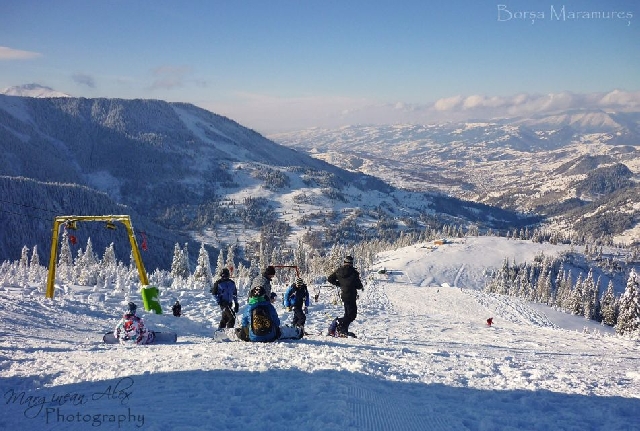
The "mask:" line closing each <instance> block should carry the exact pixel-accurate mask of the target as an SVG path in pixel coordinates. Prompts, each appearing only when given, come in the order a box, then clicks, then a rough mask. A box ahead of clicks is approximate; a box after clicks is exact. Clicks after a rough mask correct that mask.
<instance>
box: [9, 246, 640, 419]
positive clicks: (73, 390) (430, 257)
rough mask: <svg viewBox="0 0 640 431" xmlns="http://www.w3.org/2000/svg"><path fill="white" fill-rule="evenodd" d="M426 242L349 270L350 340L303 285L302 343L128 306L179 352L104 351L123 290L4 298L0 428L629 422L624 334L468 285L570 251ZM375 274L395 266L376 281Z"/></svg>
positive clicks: (17, 291) (632, 348)
mask: <svg viewBox="0 0 640 431" xmlns="http://www.w3.org/2000/svg"><path fill="white" fill-rule="evenodd" d="M425 246H426V244H416V245H412V246H409V247H404V248H399V249H397V250H394V251H387V252H383V253H380V254H378V255H377V256H376V258H375V260H374V261H373V265H372V266H371V267H370V268H359V269H360V270H361V273H362V275H363V277H364V279H365V280H366V283H365V290H364V293H363V294H362V295H361V298H360V299H359V301H358V307H359V308H358V317H357V319H356V321H355V322H354V323H353V324H352V326H351V329H353V331H354V332H355V333H356V334H357V335H358V338H357V339H352V338H346V339H343V338H332V337H326V336H324V335H320V333H321V332H322V333H324V332H326V328H327V325H328V321H329V320H330V319H331V316H335V315H336V314H339V313H340V312H341V306H340V305H337V304H334V303H333V301H332V299H333V295H334V293H333V291H332V289H329V288H327V287H325V286H322V285H321V284H315V283H311V285H310V288H311V290H312V291H315V290H316V289H318V290H319V299H318V301H316V302H313V303H312V304H311V305H310V307H309V314H308V323H307V325H306V328H307V329H308V332H311V333H312V335H310V336H308V337H305V338H303V339H302V340H297V341H293V340H290V341H279V342H275V343H244V342H227V343H216V342H214V341H213V338H212V334H213V330H214V326H215V325H216V323H217V321H218V319H219V309H218V307H217V306H215V304H214V303H213V301H212V300H211V297H210V295H208V294H206V293H205V292H203V291H202V290H196V289H185V288H183V287H182V286H179V285H172V286H170V287H169V286H168V287H166V288H163V289H161V291H160V295H161V296H160V301H161V303H162V306H163V309H168V307H170V306H171V304H172V303H173V301H174V300H175V298H179V299H180V301H181V303H182V306H183V311H184V315H183V316H182V317H179V318H176V317H173V316H172V315H171V314H162V315H157V314H152V313H146V312H144V311H142V312H141V313H140V314H141V316H142V317H143V318H144V319H145V322H146V324H147V326H148V327H149V328H151V329H153V330H160V331H163V330H173V331H176V332H177V333H178V343H177V344H173V345H148V346H120V345H105V344H103V343H102V342H101V337H102V334H103V333H104V332H106V331H110V330H111V329H112V328H113V327H114V326H115V324H116V323H117V320H118V319H119V317H120V316H121V314H122V310H123V309H125V308H126V302H127V301H129V300H134V301H136V302H138V304H139V303H140V301H139V293H138V292H137V286H136V285H135V283H133V285H131V286H130V285H127V286H123V287H122V288H120V289H113V288H105V287H101V288H95V289H94V288H82V287H79V286H73V285H71V286H64V287H63V288H61V291H60V293H59V294H58V295H57V296H56V298H55V299H54V300H45V299H44V297H43V294H42V292H40V291H38V290H37V289H36V288H35V287H33V286H30V285H21V286H14V287H7V288H4V289H0V304H2V307H0V325H1V327H2V328H4V333H3V336H2V337H0V363H1V364H2V366H1V367H0V382H1V383H0V385H1V388H0V389H1V391H2V393H3V396H4V398H3V412H2V417H1V418H0V430H3V431H4V430H7V431H8V430H14V429H42V430H45V429H46V430H49V429H65V430H69V431H76V430H86V429H90V428H98V429H108V430H111V429H142V430H158V431H164V430H175V429H185V430H186V429H188V430H196V429H197V430H199V429H225V430H230V431H235V430H242V431H245V430H259V429H273V430H280V431H288V430H296V431H297V430H301V429H302V430H306V431H316V430H317V431H326V430H346V429H353V430H367V431H368V430H371V431H373V430H391V431H423V430H432V431H452V430H453V431H469V430H551V429H553V430H558V431H569V430H577V429H580V430H593V431H596V430H597V431H623V430H626V431H639V430H640V372H639V371H638V366H637V365H638V363H637V359H638V356H639V355H640V344H639V343H638V341H637V340H633V339H626V338H621V337H617V336H614V335H613V333H612V331H611V328H608V327H606V326H602V325H600V324H597V323H595V322H593V321H588V320H585V319H584V318H583V317H578V316H572V315H568V314H564V313H560V312H557V311H555V310H553V309H551V308H549V307H541V306H539V305H538V304H533V303H529V302H526V301H522V300H520V299H518V298H515V297H509V296H501V295H495V294H486V293H483V292H482V291H481V290H478V288H479V287H481V286H482V285H483V283H484V281H483V280H484V278H485V277H484V274H485V271H486V270H491V269H495V268H497V267H499V266H500V265H501V262H503V261H504V260H505V259H508V260H511V259H512V258H514V257H517V258H518V261H519V262H520V261H521V260H531V259H533V258H534V257H535V256H536V255H537V254H539V253H540V252H544V254H545V255H547V256H554V255H556V254H557V253H560V252H562V251H563V250H565V249H566V248H567V247H566V246H553V245H550V244H535V243H532V242H529V241H513V240H507V239H504V238H495V237H485V238H469V239H468V240H467V241H466V242H460V243H454V244H448V245H446V246H444V247H439V248H438V249H436V250H433V249H431V248H427V247H425ZM383 267H384V268H387V269H393V270H394V271H392V272H387V273H386V274H378V273H377V272H376V271H375V270H376V269H378V268H383ZM280 275H281V274H278V276H280ZM288 281H289V279H288V278H287V277H283V278H281V279H278V278H277V279H276V280H275V287H274V290H275V291H277V292H278V293H282V292H283V291H284V288H285V287H286V283H287V282H288ZM238 283H239V285H240V286H241V291H242V293H245V292H246V284H247V281H246V280H238ZM241 296H242V298H244V296H243V295H241ZM244 307H245V304H244V300H243V301H242V304H241V312H242V309H243V308H244ZM140 308H141V307H139V309H140ZM278 313H279V315H280V318H281V321H282V322H283V323H287V322H288V321H289V319H290V318H291V313H290V312H288V311H286V310H285V309H283V308H281V307H278ZM490 317H492V318H493V325H492V326H487V324H486V320H487V319H488V318H490ZM221 394H224V395H225V396H224V397H223V399H224V402H223V401H212V400H214V399H219V398H220V397H221V396H222V395H221Z"/></svg>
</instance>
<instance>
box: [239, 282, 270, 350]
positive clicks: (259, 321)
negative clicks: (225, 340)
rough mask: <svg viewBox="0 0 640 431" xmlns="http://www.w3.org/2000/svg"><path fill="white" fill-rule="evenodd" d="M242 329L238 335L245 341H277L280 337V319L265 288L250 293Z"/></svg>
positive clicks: (243, 316)
mask: <svg viewBox="0 0 640 431" xmlns="http://www.w3.org/2000/svg"><path fill="white" fill-rule="evenodd" d="M241 324H242V327H241V328H238V329H236V335H237V336H238V338H240V339H241V340H243V341H261V342H270V341H275V340H277V339H278V338H279V337H280V318H279V317H278V312H277V311H276V309H275V308H274V306H273V304H271V301H270V300H269V297H268V296H267V294H266V292H265V290H264V288H263V287H261V286H258V287H255V288H253V289H252V290H251V292H250V293H249V306H248V307H247V308H245V310H244V314H243V315H242V321H241Z"/></svg>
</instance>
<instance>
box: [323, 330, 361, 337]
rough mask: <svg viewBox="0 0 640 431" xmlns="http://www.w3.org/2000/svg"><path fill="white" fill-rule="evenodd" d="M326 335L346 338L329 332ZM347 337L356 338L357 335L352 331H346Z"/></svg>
mask: <svg viewBox="0 0 640 431" xmlns="http://www.w3.org/2000/svg"><path fill="white" fill-rule="evenodd" d="M327 336H328V337H336V338H346V337H341V336H340V335H337V334H336V335H331V334H330V333H327ZM347 337H350V338H358V336H357V335H356V334H354V333H353V332H351V331H349V332H347Z"/></svg>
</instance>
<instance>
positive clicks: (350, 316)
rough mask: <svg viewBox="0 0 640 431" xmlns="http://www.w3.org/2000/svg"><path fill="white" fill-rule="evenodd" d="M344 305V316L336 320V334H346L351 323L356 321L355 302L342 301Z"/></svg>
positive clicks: (356, 307)
mask: <svg viewBox="0 0 640 431" xmlns="http://www.w3.org/2000/svg"><path fill="white" fill-rule="evenodd" d="M343 303H344V316H342V317H340V318H339V319H338V327H337V330H338V332H341V333H344V334H346V333H347V331H348V330H349V325H350V324H351V322H353V321H354V320H356V317H357V316H358V306H357V305H356V300H355V299H353V300H346V301H345V300H343Z"/></svg>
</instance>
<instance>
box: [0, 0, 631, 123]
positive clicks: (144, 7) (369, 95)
mask: <svg viewBox="0 0 640 431" xmlns="http://www.w3.org/2000/svg"><path fill="white" fill-rule="evenodd" d="M0 10H1V11H2V13H0V90H1V89H3V88H6V87H11V86H17V85H22V84H28V83H37V84H41V85H45V86H49V87H51V88H53V89H55V90H57V91H62V92H64V93H67V94H70V95H72V96H78V97H114V98H127V99H129V98H151V99H163V100H167V101H182V102H189V103H194V104H196V105H198V106H201V107H203V108H205V109H208V110H211V111H213V112H216V113H218V114H222V115H226V116H228V117H230V118H232V119H234V120H236V121H238V122H240V123H241V124H243V125H245V126H248V127H251V128H253V129H256V130H258V131H260V132H264V133H269V132H274V131H281V130H290V129H296V128H303V127H311V126H326V127H334V126H339V125H343V124H350V123H356V122H357V123H380V122H387V123H393V122H404V121H411V122H431V121H443V120H448V119H461V118H465V117H469V118H471V117H474V118H479V117H482V116H492V115H519V114H527V113H535V112H538V111H540V110H544V109H552V108H564V107H584V106H586V105H595V106H604V107H607V108H615V109H638V108H640V43H639V42H640V3H638V2H636V1H633V0H627V1H622V0H620V1H616V0H597V1H590V0H583V1H565V2H562V3H554V2H553V1H549V2H547V1H534V0H527V1H524V0H519V1H507V0H497V1H484V0H469V1H441V2H429V1H425V0H418V1H402V0H400V1H398V0H396V1H385V0H379V1H378V0H376V1H371V0H368V1H361V0H341V1H330V0H324V1H320V0H297V1H294V0H289V1H281V0H255V1H253V0H247V1H242V0H238V1H234V0H225V1H218V0H209V1H196V0H191V1H164V0H153V1H151V0H147V1H144V0H139V1H138V0H127V1H120V0H109V1H107V0H102V1H98V0H93V1H89V0H76V1H69V0H56V1H47V2H42V1H33V0H21V1H19V2H16V1H13V0H0ZM583 12H586V13H588V14H589V15H590V17H588V18H587V17H585V16H584V15H582V13H583ZM599 13H601V14H602V15H601V16H600V17H597V16H596V17H593V15H594V14H599ZM572 14H573V15H572ZM614 90H617V91H615V92H614ZM603 100H604V101H605V102H603Z"/></svg>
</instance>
